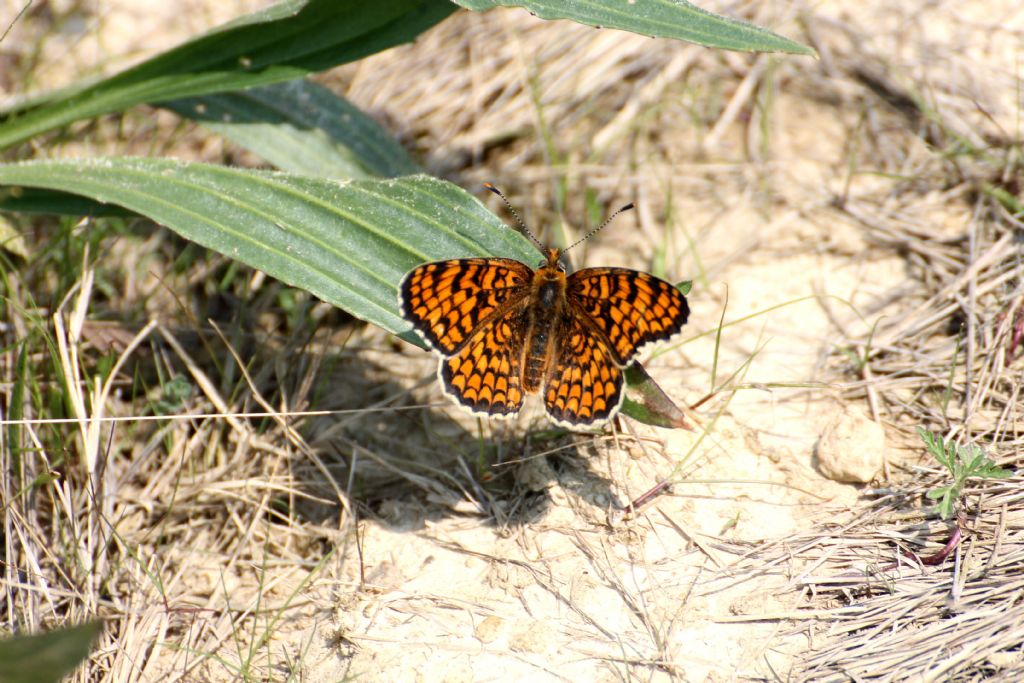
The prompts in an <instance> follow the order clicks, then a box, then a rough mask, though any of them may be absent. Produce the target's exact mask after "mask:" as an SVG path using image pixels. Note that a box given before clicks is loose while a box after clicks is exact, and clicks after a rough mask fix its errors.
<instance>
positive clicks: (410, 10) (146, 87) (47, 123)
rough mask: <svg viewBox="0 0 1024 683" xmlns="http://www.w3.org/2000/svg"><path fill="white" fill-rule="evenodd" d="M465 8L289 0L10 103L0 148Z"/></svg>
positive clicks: (296, 64)
mask: <svg viewBox="0 0 1024 683" xmlns="http://www.w3.org/2000/svg"><path fill="white" fill-rule="evenodd" d="M454 10H455V6H454V5H452V4H451V3H450V2H447V0H376V1H375V2H369V3H368V2H365V1H364V0H286V1H285V2H281V3H278V4H276V5H273V6H271V7H269V8H267V9H265V10H263V11H261V12H256V13H254V14H251V15H248V16H246V17H242V18H240V19H238V20H236V21H233V22H231V23H229V24H226V25H224V26H222V27H220V28H218V29H215V30H214V31H212V32H210V33H208V34H206V35H204V36H202V37H200V38H196V39H195V40H191V41H188V42H187V43H184V44H183V45H180V46H178V47H176V48H174V49H172V50H169V51H167V52H164V53H162V54H160V55H157V56H156V57H153V58H152V59H149V60H147V61H145V62H143V63H142V64H139V65H138V66H135V67H133V68H131V69H128V70H127V71H124V72H122V73H120V74H117V75H115V76H113V77H111V78H107V79H105V80H102V81H99V82H98V83H94V84H92V85H89V86H85V87H74V88H70V89H66V90H62V91H57V92H54V93H49V94H47V95H45V96H43V97H41V98H37V99H35V100H33V101H31V102H25V103H23V104H22V105H21V106H19V107H17V108H15V109H13V110H11V111H8V112H6V113H5V114H4V115H3V119H2V122H0V148H4V147H7V146H9V145H12V144H16V143H18V142H21V141H23V140H27V139H28V138H31V137H32V136H34V135H38V134H39V133H42V132H44V131H47V130H51V129H53V128H57V127H60V126H63V125H67V124H69V123H71V122H73V121H78V120H80V119H84V118H91V117H94V116H98V115H100V114H105V113H109V112H114V111H122V110H124V109H127V108H128V107H132V106H134V105H137V104H141V103H147V102H150V103H152V102H165V101H168V100H173V99H178V98H183V97H196V96H199V95H206V94H210V93H216V92H224V91H232V90H240V89H243V88H251V87H254V86H258V85H268V84H271V83H279V82H282V81H287V80H292V79H295V78H300V77H302V76H305V75H306V74H308V73H311V72H314V71H320V70H323V69H326V68H329V67H332V66H335V65H337V64H343V63H345V62H350V61H353V60H356V59H359V58H362V57H366V56H368V55H371V54H374V53H376V52H380V51H381V50H384V49H386V48H389V47H393V46H395V45H398V44H400V43H404V42H408V41H411V40H412V39H414V38H415V37H416V36H417V35H419V34H420V33H422V32H423V31H424V30H426V29H427V28H429V27H430V26H433V25H434V24H436V23H438V22H439V21H441V20H442V19H444V18H445V17H447V16H448V15H449V14H451V13H452V12H453V11H454Z"/></svg>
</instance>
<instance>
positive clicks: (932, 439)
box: [917, 427, 1013, 519]
mask: <svg viewBox="0 0 1024 683" xmlns="http://www.w3.org/2000/svg"><path fill="white" fill-rule="evenodd" d="M917 433H918V435H919V436H920V437H921V440H922V441H924V445H925V448H927V449H928V452H929V453H931V454H932V457H934V458H935V459H936V460H938V461H939V463H941V464H942V466H943V467H945V468H946V469H947V470H949V473H950V475H952V477H953V482H952V483H950V484H947V485H946V486H940V487H939V488H935V489H932V490H931V491H929V492H928V494H927V495H928V498H929V499H930V500H938V501H939V514H941V515H942V518H943V519H949V518H951V517H952V516H953V506H954V504H955V503H956V501H958V500H959V499H960V491H961V490H962V489H963V487H964V484H965V483H966V482H967V480H968V479H970V478H971V477H977V478H981V479H1006V478H1007V477H1011V476H1013V472H1011V471H1010V470H1004V469H1003V468H1002V467H999V466H997V465H996V464H995V463H994V462H992V461H991V460H989V459H988V458H987V457H985V452H984V451H983V450H981V447H980V446H976V445H975V444H970V445H967V446H958V445H957V444H955V443H946V442H945V441H943V439H942V437H941V436H939V435H938V434H934V433H933V432H930V431H929V430H927V429H925V428H924V427H918V428H917Z"/></svg>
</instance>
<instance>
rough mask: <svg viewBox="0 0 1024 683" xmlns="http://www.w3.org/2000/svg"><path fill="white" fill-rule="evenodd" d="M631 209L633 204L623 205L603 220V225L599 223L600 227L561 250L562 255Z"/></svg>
mask: <svg viewBox="0 0 1024 683" xmlns="http://www.w3.org/2000/svg"><path fill="white" fill-rule="evenodd" d="M633 207H634V204H633V202H630V203H629V204H626V205H625V206H624V207H622V208H621V209H619V210H618V211H616V212H615V213H613V214H612V215H611V216H608V218H605V219H604V223H601V225H599V226H597V227H596V228H594V229H593V230H591V231H590V232H588V233H587V234H586V235H584V236H583V237H581V238H579V239H578V240H576V241H575V242H573V243H572V244H571V245H569V246H568V247H566V248H565V249H563V250H562V252H563V253H565V252H567V251H569V250H570V249H572V248H573V247H575V246H576V245H577V244H579V243H580V242H585V241H586V240H588V239H590V238H591V237H593V236H594V235H596V234H597V232H598V231H599V230H601V228H603V227H604V226H606V225H608V224H609V223H611V222H612V220H614V219H615V217H616V216H618V215H619V214H620V213H625V212H626V211H629V210H630V209H632V208H633Z"/></svg>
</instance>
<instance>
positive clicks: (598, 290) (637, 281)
mask: <svg viewBox="0 0 1024 683" xmlns="http://www.w3.org/2000/svg"><path fill="white" fill-rule="evenodd" d="M566 296H568V298H569V302H570V304H572V305H574V306H576V307H577V308H578V310H579V311H580V312H581V313H583V314H585V315H587V316H588V317H589V318H590V320H591V321H593V323H594V324H595V325H596V326H597V327H598V328H599V329H600V330H601V331H602V332H604V334H605V336H606V337H607V338H608V341H609V342H610V343H611V345H612V349H613V350H614V352H615V361H616V362H617V363H618V364H619V365H620V366H625V365H628V364H629V362H630V361H631V360H632V359H633V357H634V356H635V355H636V353H637V351H638V350H639V349H640V347H641V346H643V345H644V344H647V343H650V342H655V341H661V340H664V339H668V338H670V337H671V336H672V335H674V334H675V333H676V332H678V331H679V330H681V329H682V327H683V325H684V324H685V323H686V319H687V317H688V316H689V313H690V308H689V306H687V304H686V297H684V296H683V294H682V293H681V292H680V291H679V290H678V289H676V288H675V287H673V286H672V285H671V284H669V283H668V282H665V281H664V280H662V279H660V278H656V277H654V276H653V275H649V274H647V273H642V272H640V271H636V270H628V269H626V268H585V269H583V270H580V271H577V272H575V273H573V274H572V275H570V276H569V281H568V285H567V291H566Z"/></svg>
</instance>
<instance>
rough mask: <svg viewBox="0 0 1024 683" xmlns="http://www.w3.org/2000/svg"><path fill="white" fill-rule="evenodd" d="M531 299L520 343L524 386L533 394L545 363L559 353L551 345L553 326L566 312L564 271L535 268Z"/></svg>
mask: <svg viewBox="0 0 1024 683" xmlns="http://www.w3.org/2000/svg"><path fill="white" fill-rule="evenodd" d="M530 301H531V302H532V303H531V305H530V308H529V310H528V311H527V325H526V343H525V344H524V345H523V362H522V368H523V390H524V391H525V392H526V393H528V394H536V393H538V392H539V391H540V388H541V386H542V385H543V384H544V378H545V376H546V375H547V371H548V364H549V363H550V362H551V359H552V358H557V357H558V354H557V353H552V351H553V348H552V345H553V344H556V343H557V341H558V335H557V334H556V332H557V330H556V329H555V326H556V325H558V324H559V322H560V321H561V320H562V318H563V317H564V312H565V306H566V303H565V273H564V272H562V271H560V270H558V269H555V268H541V269H540V270H538V271H537V273H536V275H535V276H534V280H533V296H532V298H531V299H530Z"/></svg>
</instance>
